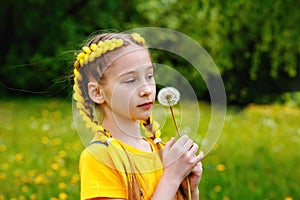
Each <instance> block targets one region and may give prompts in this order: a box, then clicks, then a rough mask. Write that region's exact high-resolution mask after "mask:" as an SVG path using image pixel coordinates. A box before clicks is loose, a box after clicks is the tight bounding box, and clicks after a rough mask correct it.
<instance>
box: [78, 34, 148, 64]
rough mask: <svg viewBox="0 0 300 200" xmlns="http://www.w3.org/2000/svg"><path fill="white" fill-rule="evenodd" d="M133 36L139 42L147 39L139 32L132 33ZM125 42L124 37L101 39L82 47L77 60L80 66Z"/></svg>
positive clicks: (143, 42)
mask: <svg viewBox="0 0 300 200" xmlns="http://www.w3.org/2000/svg"><path fill="white" fill-rule="evenodd" d="M131 37H132V39H133V40H135V41H136V42H138V43H142V44H145V39H144V38H143V37H142V36H141V35H140V34H139V33H132V34H131ZM123 44H124V41H123V40H122V39H116V38H113V39H109V40H104V41H99V42H98V43H97V44H91V45H90V46H89V47H88V46H84V47H82V52H80V53H79V54H78V55H77V61H78V62H79V64H80V66H81V67H82V66H83V65H86V64H88V63H89V62H93V61H94V60H95V58H98V57H100V56H101V55H102V54H104V53H106V52H107V51H113V50H114V49H116V48H119V47H121V46H122V45H123Z"/></svg>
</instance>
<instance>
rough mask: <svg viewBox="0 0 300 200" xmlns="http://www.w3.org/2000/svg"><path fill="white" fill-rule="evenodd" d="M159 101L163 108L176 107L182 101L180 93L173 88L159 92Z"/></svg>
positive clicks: (166, 88)
mask: <svg viewBox="0 0 300 200" xmlns="http://www.w3.org/2000/svg"><path fill="white" fill-rule="evenodd" d="M157 99H158V102H159V103H160V104H161V105H163V106H174V105H176V104H177V103H178V101H179V100H180V93H179V91H178V90H177V89H175V88H173V87H165V88H163V89H161V90H160V91H159V92H158V95H157Z"/></svg>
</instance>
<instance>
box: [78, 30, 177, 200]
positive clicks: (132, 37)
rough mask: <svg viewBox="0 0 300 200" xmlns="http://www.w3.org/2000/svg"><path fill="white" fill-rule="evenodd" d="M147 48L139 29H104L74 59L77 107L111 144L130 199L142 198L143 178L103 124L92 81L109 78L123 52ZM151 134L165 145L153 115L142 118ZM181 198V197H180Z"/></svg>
mask: <svg viewBox="0 0 300 200" xmlns="http://www.w3.org/2000/svg"><path fill="white" fill-rule="evenodd" d="M140 48H143V49H147V47H146V45H145V40H144V38H143V37H141V36H140V35H139V34H138V33H133V34H124V33H104V34H99V35H96V36H95V37H94V38H92V39H91V40H90V41H89V42H88V43H87V45H86V46H84V47H83V48H82V50H81V51H80V52H79V53H78V55H77V59H76V61H75V63H74V86H73V90H74V94H73V98H74V100H75V101H76V107H77V109H78V110H79V112H80V115H81V117H82V119H83V121H84V122H85V124H86V127H87V128H89V129H90V130H91V131H92V132H93V133H94V134H95V135H96V136H97V139H98V140H99V141H100V142H102V143H104V144H107V148H108V151H109V152H110V155H111V157H112V161H113V163H114V165H115V168H116V169H118V171H119V173H120V175H121V177H122V179H123V182H124V184H125V186H126V188H127V194H128V200H140V199H141V191H140V189H139V188H140V186H141V183H139V180H138V179H137V177H136V174H135V173H131V172H134V169H135V166H133V163H134V162H132V161H131V160H130V156H128V154H127V153H126V151H125V150H124V147H123V146H122V144H121V143H119V142H118V141H117V140H113V139H112V137H111V135H110V133H109V131H107V130H106V129H104V127H102V125H101V122H100V121H99V120H97V117H96V116H95V114H94V109H93V105H94V102H93V101H92V100H91V99H90V98H89V95H88V87H87V85H88V82H89V81H91V80H95V81H99V82H100V83H101V82H103V81H105V78H106V77H105V70H106V68H107V67H108V66H109V65H110V64H112V63H113V62H114V61H115V60H116V59H117V58H118V57H119V56H121V55H122V54H123V53H125V52H128V51H131V50H135V49H140ZM141 124H142V127H143V128H144V129H145V132H146V134H147V137H149V138H150V139H152V140H153V141H154V143H155V144H156V146H157V149H158V150H161V149H163V143H162V142H161V140H159V139H158V138H159V137H160V131H159V127H158V125H157V124H156V123H155V122H154V121H153V119H152V116H151V117H150V118H149V119H148V120H145V121H142V123H141ZM179 199H181V198H179Z"/></svg>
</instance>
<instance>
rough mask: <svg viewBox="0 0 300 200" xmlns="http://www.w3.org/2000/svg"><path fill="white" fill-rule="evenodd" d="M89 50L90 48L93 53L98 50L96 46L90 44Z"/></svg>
mask: <svg viewBox="0 0 300 200" xmlns="http://www.w3.org/2000/svg"><path fill="white" fill-rule="evenodd" d="M90 48H91V49H92V50H93V51H95V50H96V49H97V48H98V46H97V45H96V44H91V46H90Z"/></svg>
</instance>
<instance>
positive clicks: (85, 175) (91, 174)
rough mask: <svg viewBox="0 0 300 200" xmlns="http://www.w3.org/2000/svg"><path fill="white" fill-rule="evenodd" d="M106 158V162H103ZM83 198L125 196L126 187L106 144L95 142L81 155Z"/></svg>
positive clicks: (80, 167)
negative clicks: (112, 161)
mask: <svg viewBox="0 0 300 200" xmlns="http://www.w3.org/2000/svg"><path fill="white" fill-rule="evenodd" d="M103 160H105V163H104V162H103ZM79 170H80V176H81V194H80V195H81V200H85V199H88V198H95V197H109V198H124V199H126V197H127V195H126V189H125V187H124V184H123V181H122V178H121V176H120V174H119V173H118V171H117V170H115V169H114V168H112V167H111V160H110V157H109V155H108V153H107V149H106V146H105V145H102V144H93V145H91V146H89V147H88V148H86V149H85V150H84V151H83V152H82V153H81V156H80V161H79Z"/></svg>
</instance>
